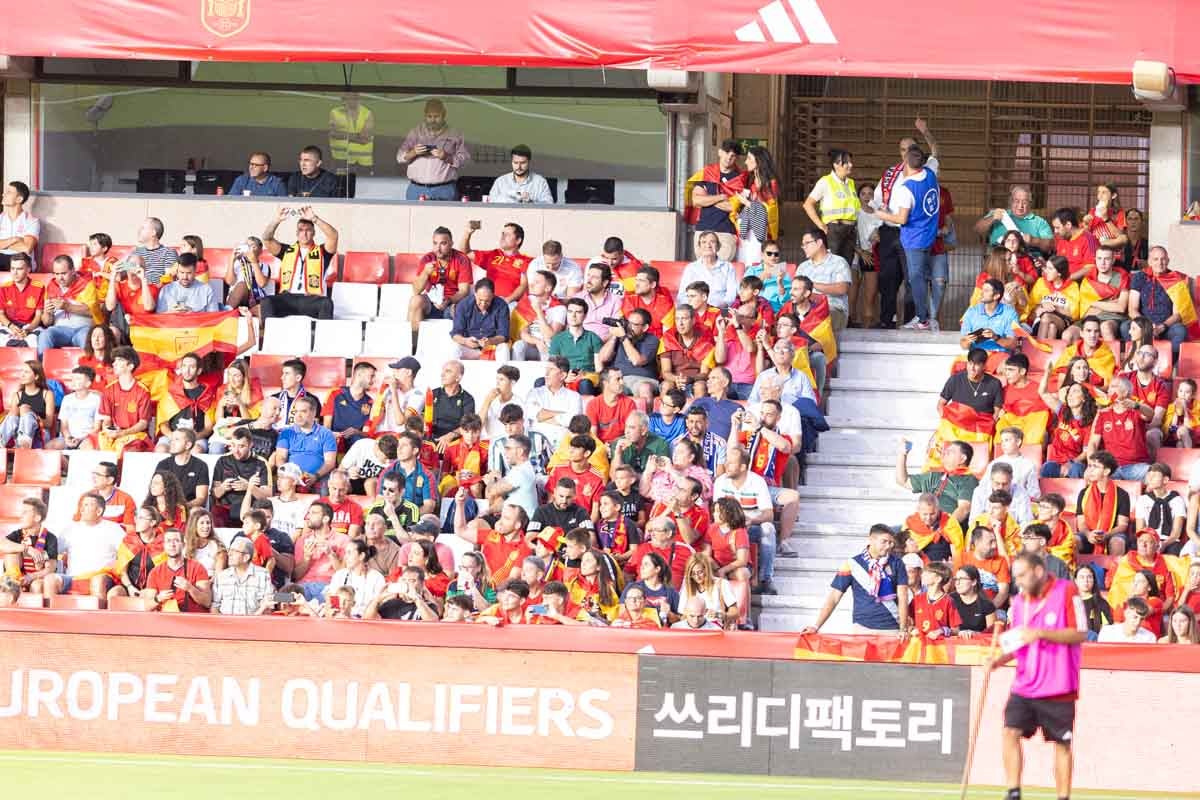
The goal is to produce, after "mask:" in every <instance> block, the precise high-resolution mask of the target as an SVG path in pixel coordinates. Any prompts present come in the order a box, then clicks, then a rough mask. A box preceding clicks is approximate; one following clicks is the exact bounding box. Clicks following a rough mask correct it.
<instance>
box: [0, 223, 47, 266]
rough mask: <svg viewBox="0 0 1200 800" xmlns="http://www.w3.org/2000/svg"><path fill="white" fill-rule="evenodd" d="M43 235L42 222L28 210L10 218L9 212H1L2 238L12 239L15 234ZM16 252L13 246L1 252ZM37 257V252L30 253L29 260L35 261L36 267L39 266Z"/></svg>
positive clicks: (38, 236)
mask: <svg viewBox="0 0 1200 800" xmlns="http://www.w3.org/2000/svg"><path fill="white" fill-rule="evenodd" d="M41 235H42V223H41V222H40V221H38V219H37V218H36V217H34V216H33V215H32V214H30V213H29V212H28V211H22V212H21V213H20V214H19V215H18V216H17V218H16V219H10V218H9V216H8V214H5V213H3V212H0V239H11V238H13V237H14V236H32V237H33V238H35V239H38V238H40V237H41ZM15 252H17V251H16V250H13V249H12V248H9V249H7V250H0V253H7V254H9V255H12V254H13V253H15ZM36 257H37V253H30V254H29V260H30V262H31V263H33V265H34V267H36V266H37V264H36V263H34V259H35V258H36Z"/></svg>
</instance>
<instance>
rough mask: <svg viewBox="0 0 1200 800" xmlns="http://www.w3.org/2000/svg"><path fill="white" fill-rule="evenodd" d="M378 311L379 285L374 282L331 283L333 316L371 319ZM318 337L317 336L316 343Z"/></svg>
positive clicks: (337, 317)
mask: <svg viewBox="0 0 1200 800" xmlns="http://www.w3.org/2000/svg"><path fill="white" fill-rule="evenodd" d="M378 312H379V287H378V286H377V285H376V284H374V283H349V282H347V281H338V282H337V283H335V284H334V285H333V318H334V319H335V320H336V319H373V318H374V317H375V315H376V314H377V313H378ZM319 342H320V338H319V337H318V343H319Z"/></svg>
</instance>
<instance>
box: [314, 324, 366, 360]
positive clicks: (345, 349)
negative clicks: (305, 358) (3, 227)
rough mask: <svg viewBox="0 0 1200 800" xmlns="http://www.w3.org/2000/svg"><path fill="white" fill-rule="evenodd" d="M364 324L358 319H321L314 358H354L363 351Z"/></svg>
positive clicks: (315, 342)
mask: <svg viewBox="0 0 1200 800" xmlns="http://www.w3.org/2000/svg"><path fill="white" fill-rule="evenodd" d="M362 346H363V324H362V322H361V321H360V320H356V319H319V320H317V327H316V335H315V336H314V341H313V348H312V354H313V355H314V356H343V357H345V358H353V357H354V356H356V355H358V354H359V353H360V352H361V351H362Z"/></svg>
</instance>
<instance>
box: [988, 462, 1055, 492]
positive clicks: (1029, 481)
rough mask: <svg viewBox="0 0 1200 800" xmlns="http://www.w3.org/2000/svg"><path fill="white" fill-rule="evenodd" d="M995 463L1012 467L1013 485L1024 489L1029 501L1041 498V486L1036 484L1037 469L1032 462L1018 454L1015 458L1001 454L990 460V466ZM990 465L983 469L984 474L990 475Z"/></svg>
mask: <svg viewBox="0 0 1200 800" xmlns="http://www.w3.org/2000/svg"><path fill="white" fill-rule="evenodd" d="M997 461H999V462H1000V463H1002V464H1008V465H1009V466H1010V467H1012V471H1013V483H1015V484H1018V485H1020V486H1022V487H1024V488H1025V494H1027V495H1029V499H1030V500H1034V499H1037V498H1039V497H1041V496H1042V485H1041V483H1039V482H1038V468H1037V465H1036V464H1034V463H1033V461H1031V460H1030V459H1028V458H1026V457H1025V456H1023V455H1021V454H1019V453H1018V454H1017V455H1015V456H1006V455H1004V454H1003V453H1001V454H1000V455H998V456H996V457H995V458H993V459H992V464H995V463H996V462H997ZM992 464H988V465H987V467H986V468H985V469H984V474H986V475H991V474H992V472H991V470H992Z"/></svg>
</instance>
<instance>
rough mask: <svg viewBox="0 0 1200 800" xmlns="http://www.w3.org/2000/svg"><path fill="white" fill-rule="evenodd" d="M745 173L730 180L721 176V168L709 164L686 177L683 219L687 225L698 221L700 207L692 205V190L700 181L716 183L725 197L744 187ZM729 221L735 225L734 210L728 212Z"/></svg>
mask: <svg viewBox="0 0 1200 800" xmlns="http://www.w3.org/2000/svg"><path fill="white" fill-rule="evenodd" d="M746 176H747V173H745V172H742V173H739V174H738V175H737V177H735V178H733V179H731V180H728V181H726V180H724V179H722V178H721V168H720V166H718V165H717V164H709V165H707V166H705V167H704V169H702V170H700V171H698V172H696V173H695V174H694V175H692V177H690V178H688V179H687V182H686V183H685V184H684V185H683V219H684V221H685V222H687V224H688V225H695V224H697V223H698V222H700V207H699V206H694V205H692V191H693V190H694V189H695V188H696V185H697V184H700V183H712V184H716V186H717V188H718V189H719V190H720V192H721V194H723V195H724V196H725V197H730V196H731V195H735V194H738V193H739V192H741V191H742V189H745V188H746ZM729 221H730V222H732V223H733V225H734V227H735V228H736V227H737V214H736V212H733V211H731V212H729Z"/></svg>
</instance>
